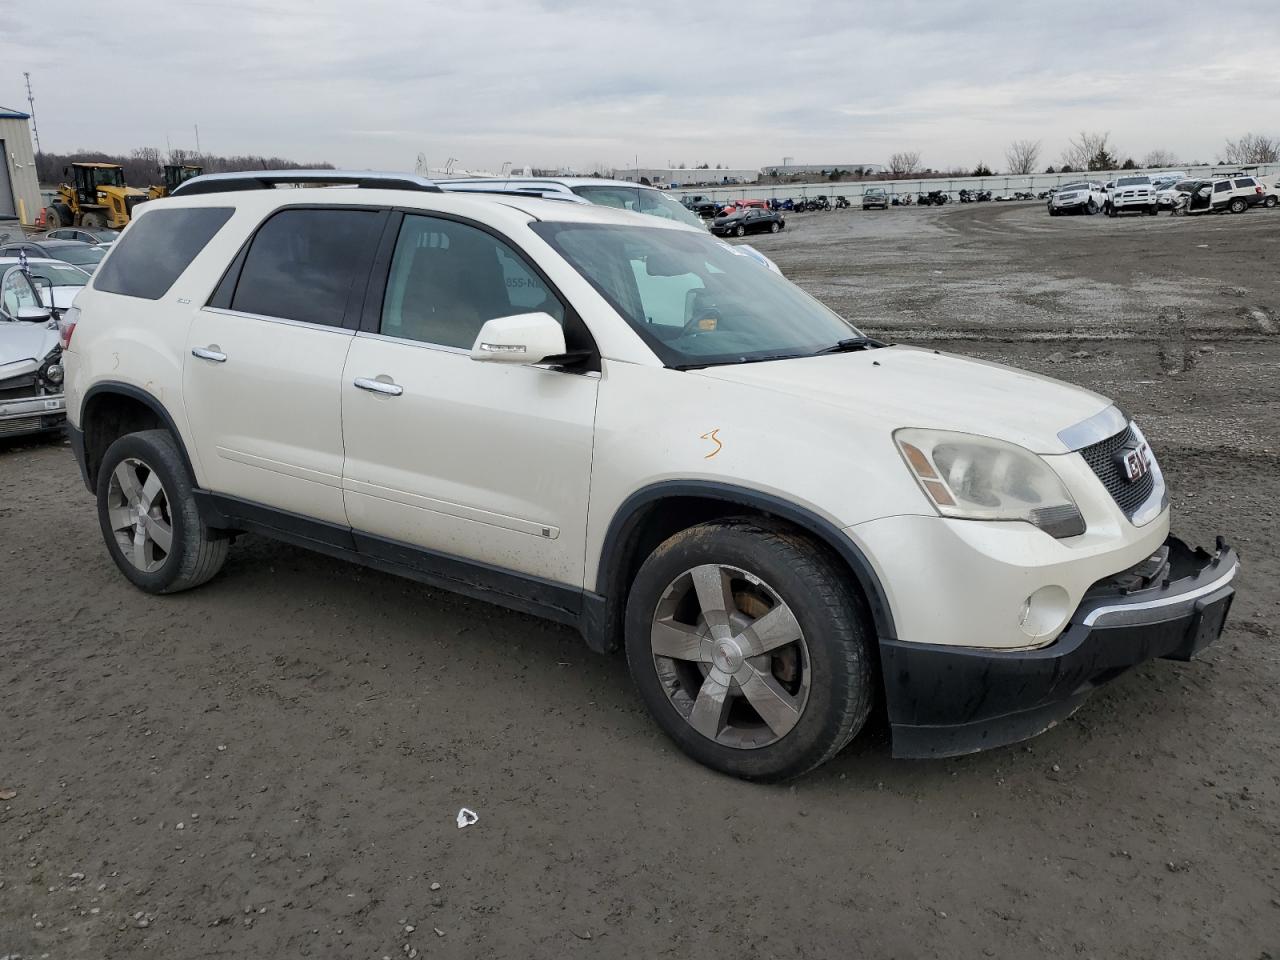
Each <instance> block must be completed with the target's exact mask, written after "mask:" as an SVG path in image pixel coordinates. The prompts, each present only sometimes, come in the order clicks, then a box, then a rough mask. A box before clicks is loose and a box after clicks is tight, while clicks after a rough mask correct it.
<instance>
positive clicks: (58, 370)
mask: <svg viewBox="0 0 1280 960" xmlns="http://www.w3.org/2000/svg"><path fill="white" fill-rule="evenodd" d="M44 378H45V379H46V380H48V381H49V382H50V383H61V382H62V364H60V363H51V364H49V366H47V367H45V368H44Z"/></svg>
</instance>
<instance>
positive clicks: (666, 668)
mask: <svg viewBox="0 0 1280 960" xmlns="http://www.w3.org/2000/svg"><path fill="white" fill-rule="evenodd" d="M849 580H850V578H849V575H848V572H847V571H845V570H843V569H842V568H840V567H839V565H838V564H837V562H836V561H835V560H833V559H832V558H831V556H830V555H829V554H828V553H827V551H826V549H825V548H823V547H822V546H820V545H818V544H816V543H814V542H812V541H810V540H808V539H807V538H805V537H803V536H800V535H798V534H797V533H795V532H793V531H791V530H790V529H788V528H785V527H781V526H774V525H771V524H766V523H763V522H758V521H756V520H753V519H748V518H740V519H731V520H722V521H717V522H714V523H705V524H701V525H699V526H696V527H693V528H691V529H689V530H685V531H682V532H680V533H677V534H675V535H674V536H672V537H671V538H670V539H668V540H667V541H666V542H665V543H663V544H662V545H661V546H659V547H658V548H657V549H656V550H655V551H654V552H653V553H652V554H651V555H650V556H649V558H648V559H647V560H646V561H645V563H644V565H643V566H642V567H641V568H640V572H639V573H638V574H637V575H636V579H635V582H634V583H633V584H632V588H631V594H630V597H629V598H628V600H627V611H626V648H627V663H628V665H629V667H630V670H631V676H632V678H633V680H634V681H635V684H636V687H637V689H638V690H639V692H640V696H641V698H642V699H643V700H644V702H645V706H646V707H647V708H648V709H649V712H650V713H651V714H652V715H653V717H654V719H655V720H656V721H657V722H658V725H659V726H660V727H662V729H663V730H664V731H665V732H666V734H667V735H668V736H669V737H671V739H672V740H674V741H675V742H676V744H677V745H678V746H679V747H680V748H681V749H682V750H684V751H685V752H686V753H687V754H689V755H690V756H691V757H693V758H694V759H695V760H697V761H699V762H700V763H703V764H706V765H707V766H709V767H711V768H713V769H715V770H719V771H721V772H722V773H728V774H732V775H733V776H737V777H742V778H743V779H747V780H766V781H776V780H785V779H788V778H791V777H796V776H799V775H800V774H803V773H805V772H807V771H809V770H812V769H813V768H814V767H817V766H819V765H820V764H822V763H825V762H826V761H827V760H829V759H831V758H832V757H833V756H835V755H836V753H838V752H839V751H840V750H841V749H842V748H843V747H844V746H845V745H846V744H847V743H848V742H849V741H850V740H851V739H853V737H854V736H855V735H856V734H857V733H858V731H859V730H860V729H861V728H862V725H863V723H864V721H865V720H866V717H867V714H868V712H869V711H870V708H871V702H872V699H873V684H872V676H871V667H870V660H871V655H870V643H871V631H870V629H869V628H868V626H867V620H868V618H867V612H866V604H865V602H864V601H863V599H862V597H861V594H859V593H858V592H857V590H856V588H854V587H852V586H851V585H850V582H849Z"/></svg>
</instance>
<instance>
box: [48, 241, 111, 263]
mask: <svg viewBox="0 0 1280 960" xmlns="http://www.w3.org/2000/svg"><path fill="white" fill-rule="evenodd" d="M57 254H58V259H59V260H65V261H67V263H74V264H75V265H76V266H80V267H96V266H97V265H98V264H99V263H101V262H102V258H103V257H105V256H106V255H107V252H106V251H105V250H102V249H100V248H98V247H92V246H90V245H89V244H87V243H86V244H85V245H84V246H83V247H81V246H78V245H77V246H74V247H60V248H59V249H58V250H57Z"/></svg>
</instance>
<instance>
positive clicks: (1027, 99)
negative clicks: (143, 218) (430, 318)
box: [0, 0, 1280, 170]
mask: <svg viewBox="0 0 1280 960" xmlns="http://www.w3.org/2000/svg"><path fill="white" fill-rule="evenodd" d="M46 3H48V0H45V2H26V3H19V2H15V0H0V70H3V73H2V74H0V104H4V105H6V106H14V107H25V103H26V92H25V89H24V87H23V82H22V71H24V70H28V71H30V72H31V80H32V85H33V88H34V90H35V96H36V115H37V119H38V121H39V127H40V135H41V140H42V143H43V146H44V147H45V149H48V150H57V151H67V150H71V149H73V148H77V147H84V148H96V149H101V150H108V151H123V150H128V149H131V148H133V147H138V146H154V147H159V148H160V149H161V150H164V149H165V145H166V140H167V142H168V143H170V144H172V145H173V146H174V147H186V148H191V147H194V146H195V134H194V131H193V127H194V125H195V124H199V127H200V145H201V147H202V148H203V149H204V150H206V151H209V152H213V153H221V154H238V153H252V154H265V155H279V156H286V157H289V158H292V159H295V160H299V161H317V160H327V161H330V162H332V163H334V164H336V165H338V166H341V167H355V168H381V169H400V170H404V169H412V168H413V166H414V162H415V160H416V158H417V156H418V154H419V153H424V154H426V156H427V158H428V160H429V162H430V164H431V165H432V166H442V165H443V164H444V162H445V160H446V159H448V158H450V157H455V158H458V160H459V161H460V164H461V165H463V166H469V167H476V168H480V167H487V168H493V169H496V168H498V167H499V166H500V165H501V164H502V163H503V162H504V161H513V162H515V164H517V165H522V164H525V163H531V164H535V165H539V166H559V165H577V166H588V165H592V164H595V163H598V162H604V163H606V164H608V165H609V166H622V165H630V164H632V163H634V162H635V158H636V156H637V155H638V156H639V160H640V163H641V165H642V166H665V165H666V164H667V163H668V162H673V163H676V164H679V163H681V162H685V163H688V164H695V163H700V162H708V163H711V164H715V163H723V164H725V165H728V166H748V167H758V166H760V165H761V164H764V163H777V162H779V161H780V160H781V158H782V157H783V156H792V157H795V158H796V160H797V161H798V162H807V163H849V164H853V163H862V162H878V163H883V162H885V161H886V160H887V158H888V156H889V154H890V153H892V152H893V151H895V150H902V149H911V150H918V151H919V152H920V154H921V157H922V160H923V162H924V163H926V164H928V165H930V166H933V167H936V168H939V169H943V168H948V167H952V166H963V167H971V166H973V165H975V164H976V163H977V162H978V161H985V162H986V163H987V164H989V165H990V166H992V167H995V168H997V169H1000V168H1001V167H1003V165H1004V163H1005V161H1004V151H1005V147H1006V145H1007V144H1008V142H1009V141H1010V140H1012V139H1015V138H1031V139H1038V140H1042V141H1043V143H1044V152H1043V155H1042V158H1041V164H1042V165H1044V164H1047V163H1050V162H1053V163H1055V164H1056V163H1057V162H1058V161H1059V157H1060V154H1061V151H1062V148H1063V147H1064V146H1065V144H1066V140H1067V138H1068V136H1070V135H1072V134H1073V133H1074V132H1076V131H1079V130H1081V129H1089V130H1109V131H1111V135H1112V140H1113V142H1114V144H1115V146H1116V148H1117V151H1116V152H1117V153H1118V155H1119V156H1120V157H1125V156H1128V155H1132V156H1133V157H1135V158H1136V159H1138V160H1141V159H1142V156H1143V155H1144V154H1145V153H1146V152H1147V151H1148V150H1150V149H1152V148H1155V147H1163V148H1168V149H1170V150H1172V151H1174V152H1175V153H1176V154H1177V155H1178V156H1179V157H1180V158H1181V159H1182V160H1183V161H1193V160H1212V159H1214V157H1215V156H1216V154H1217V153H1218V151H1219V150H1220V149H1221V145H1222V142H1223V139H1224V138H1226V137H1236V136H1238V135H1239V134H1241V133H1244V132H1247V131H1251V130H1252V131H1255V132H1265V133H1269V134H1280V14H1278V13H1277V10H1276V7H1275V5H1274V3H1272V2H1268V3H1262V2H1254V0H1235V2H1232V3H1229V4H1214V5H1210V4H1203V3H1201V4H1196V3H1178V2H1164V3H1160V4H1147V3H1141V4H1133V5H1127V6H1128V9H1117V8H1122V7H1125V6H1126V5H1122V4H1113V3H1108V2H1097V3H1095V2H1089V0H1083V2H1082V0H1070V2H1065V0H1064V2H1062V3H1060V4H1054V5H1049V4H1041V3H1036V2H1034V0H1017V2H1014V0H981V2H968V0H956V2H949V3H941V2H911V0H907V2H892V0H890V2H887V3H886V2H881V3H875V4H870V3H851V2H844V3H842V2H839V0H836V2H831V0H827V2H825V3H811V2H808V0H790V2H786V3H782V2H776V0H775V2H770V3H763V2H756V0H736V2H718V0H716V2H696V0H686V2H683V3H676V2H668V0H644V2H637V3H618V4H610V3H607V2H600V0H596V2H591V0H542V2H534V0H526V2H522V0H455V2H454V3H450V4H442V3H438V2H435V0H356V2H352V0H296V2H284V0H217V2H213V0H172V2H168V3H164V4H157V3H154V2H145V0H107V2H102V0H95V2H88V0H59V2H58V3H56V4H54V3H48V6H50V7H56V11H57V12H56V15H55V13H54V11H53V10H46V9H44V7H45V6H46ZM1215 11H1229V14H1228V15H1225V16H1222V17H1217V16H1214V15H1213V14H1214V12H1215ZM54 53H56V55H51V54H54ZM81 64H83V66H81Z"/></svg>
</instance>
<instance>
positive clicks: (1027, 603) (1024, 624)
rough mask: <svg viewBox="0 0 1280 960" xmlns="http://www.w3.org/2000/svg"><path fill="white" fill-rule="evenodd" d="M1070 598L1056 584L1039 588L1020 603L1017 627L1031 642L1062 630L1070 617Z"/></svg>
mask: <svg viewBox="0 0 1280 960" xmlns="http://www.w3.org/2000/svg"><path fill="white" fill-rule="evenodd" d="M1070 604H1071V598H1070V597H1069V596H1067V591H1066V590H1064V589H1063V588H1062V587H1059V586H1057V585H1056V584H1054V585H1051V586H1048V587H1041V588H1040V589H1039V590H1037V591H1036V592H1035V593H1033V594H1031V596H1029V597H1027V599H1026V600H1024V601H1023V602H1022V611H1021V613H1020V614H1019V615H1018V626H1019V627H1020V628H1021V629H1022V632H1023V633H1025V634H1026V635H1027V636H1028V637H1030V638H1031V639H1032V640H1044V639H1047V638H1048V637H1051V636H1053V635H1054V634H1055V633H1056V632H1057V631H1059V630H1061V629H1062V626H1063V624H1065V623H1066V622H1067V618H1068V617H1069V616H1071V606H1070Z"/></svg>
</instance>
